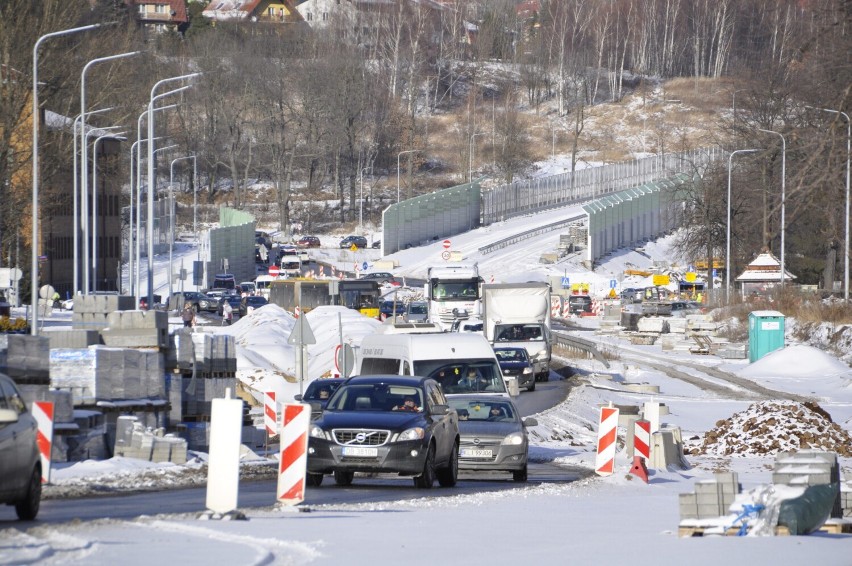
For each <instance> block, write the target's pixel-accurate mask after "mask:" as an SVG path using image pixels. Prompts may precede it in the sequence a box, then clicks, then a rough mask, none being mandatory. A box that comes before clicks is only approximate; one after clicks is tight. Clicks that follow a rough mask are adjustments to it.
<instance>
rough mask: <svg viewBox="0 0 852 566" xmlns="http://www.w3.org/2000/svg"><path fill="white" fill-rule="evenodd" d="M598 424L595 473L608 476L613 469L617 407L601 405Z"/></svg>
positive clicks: (616, 434)
mask: <svg viewBox="0 0 852 566" xmlns="http://www.w3.org/2000/svg"><path fill="white" fill-rule="evenodd" d="M599 423H600V424H599V425H598V453H597V455H596V456H595V473H596V474H598V475H599V476H609V475H612V472H613V471H614V469H615V441H616V440H617V438H618V409H616V408H614V407H601V411H600V419H599Z"/></svg>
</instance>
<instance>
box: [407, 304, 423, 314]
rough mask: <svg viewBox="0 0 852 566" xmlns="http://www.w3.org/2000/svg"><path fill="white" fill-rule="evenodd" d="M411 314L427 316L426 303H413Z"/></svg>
mask: <svg viewBox="0 0 852 566" xmlns="http://www.w3.org/2000/svg"><path fill="white" fill-rule="evenodd" d="M409 312H410V313H411V314H426V303H411V307H410V309H409Z"/></svg>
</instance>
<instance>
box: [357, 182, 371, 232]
mask: <svg viewBox="0 0 852 566" xmlns="http://www.w3.org/2000/svg"><path fill="white" fill-rule="evenodd" d="M367 169H372V167H363V168H361V171H360V177H361V203H360V204H361V206H360V207H359V208H358V226H359V229H360V230H361V231H362V232H363V231H364V171H366V170H367Z"/></svg>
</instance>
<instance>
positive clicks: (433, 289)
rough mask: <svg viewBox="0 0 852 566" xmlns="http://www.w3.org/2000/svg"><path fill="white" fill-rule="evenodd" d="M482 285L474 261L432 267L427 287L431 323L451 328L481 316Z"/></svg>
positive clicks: (429, 270) (427, 275)
mask: <svg viewBox="0 0 852 566" xmlns="http://www.w3.org/2000/svg"><path fill="white" fill-rule="evenodd" d="M481 286H482V278H481V277H480V276H479V268H478V267H477V266H476V265H475V264H474V265H468V264H448V265H442V266H437V267H430V268H429V269H428V270H427V272H426V285H425V289H424V290H425V297H426V300H427V301H428V302H429V322H431V323H433V324H436V325H438V326H439V327H440V328H441V330H445V331H449V330H452V329H453V326H454V324H455V325H457V324H458V322H459V321H462V320H467V319H469V318H471V317H478V316H479V313H480V298H481V295H480V289H481Z"/></svg>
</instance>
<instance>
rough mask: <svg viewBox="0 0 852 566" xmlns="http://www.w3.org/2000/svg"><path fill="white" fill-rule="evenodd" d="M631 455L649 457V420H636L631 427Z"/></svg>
mask: <svg viewBox="0 0 852 566" xmlns="http://www.w3.org/2000/svg"><path fill="white" fill-rule="evenodd" d="M633 456H641V457H642V458H645V459H646V460H650V459H651V421H646V420H644V419H642V420H639V421H636V426H635V427H634V429H633Z"/></svg>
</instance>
